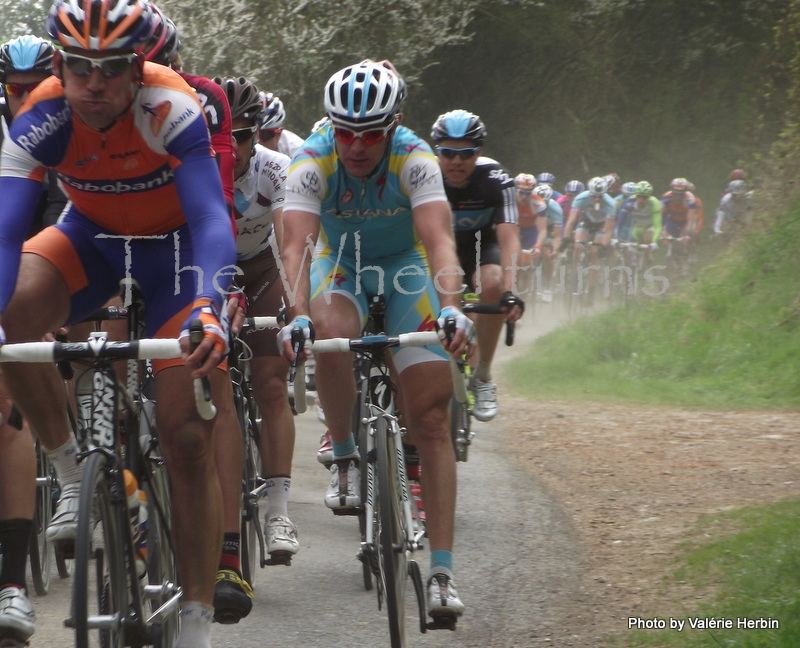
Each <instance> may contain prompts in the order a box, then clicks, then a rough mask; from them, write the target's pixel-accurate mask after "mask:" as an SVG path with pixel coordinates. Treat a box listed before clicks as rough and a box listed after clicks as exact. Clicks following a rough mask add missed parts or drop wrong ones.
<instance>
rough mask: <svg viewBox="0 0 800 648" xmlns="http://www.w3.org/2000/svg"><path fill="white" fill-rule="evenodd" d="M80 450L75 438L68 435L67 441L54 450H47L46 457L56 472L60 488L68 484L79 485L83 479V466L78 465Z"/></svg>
mask: <svg viewBox="0 0 800 648" xmlns="http://www.w3.org/2000/svg"><path fill="white" fill-rule="evenodd" d="M79 452H80V448H79V447H78V443H77V442H76V441H75V437H73V436H72V435H70V437H69V441H67V442H66V443H65V444H64V445H62V446H60V447H58V448H56V449H55V450H48V451H47V456H48V458H49V459H50V463H52V464H53V468H55V471H56V477H58V481H59V483H60V484H61V487H62V488H63V487H64V486H68V485H69V484H80V482H81V477H83V464H79V463H78V459H77V456H78V453H79Z"/></svg>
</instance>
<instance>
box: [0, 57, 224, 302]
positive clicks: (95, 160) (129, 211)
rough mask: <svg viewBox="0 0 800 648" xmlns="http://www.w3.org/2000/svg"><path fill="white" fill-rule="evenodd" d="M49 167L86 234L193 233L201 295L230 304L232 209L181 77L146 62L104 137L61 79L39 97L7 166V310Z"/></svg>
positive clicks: (7, 153) (24, 116)
mask: <svg viewBox="0 0 800 648" xmlns="http://www.w3.org/2000/svg"><path fill="white" fill-rule="evenodd" d="M48 169H53V170H55V172H56V173H57V175H58V178H59V180H60V183H61V185H62V187H63V188H64V191H65V193H66V194H67V197H68V198H69V200H70V201H71V206H70V207H69V209H68V212H67V214H66V216H65V220H66V219H71V220H72V221H73V222H77V223H84V224H86V226H87V228H85V229H88V228H93V230H96V231H98V232H103V233H104V235H107V236H130V237H150V236H157V235H166V234H169V233H171V232H174V231H176V230H178V229H180V228H184V229H187V230H188V231H187V234H189V235H190V236H191V244H192V246H193V249H194V250H195V252H194V253H193V258H192V263H193V266H194V267H195V268H196V272H197V275H198V276H199V277H203V281H202V282H198V285H197V288H196V293H197V294H196V296H197V297H209V298H211V299H212V300H213V301H214V302H215V303H217V304H221V302H222V291H224V290H225V288H227V285H228V283H229V279H230V277H223V276H221V275H220V274H219V271H220V270H221V269H222V268H225V267H228V266H232V264H233V263H235V259H236V256H235V249H234V243H233V235H232V232H231V228H230V220H229V212H228V210H227V208H226V206H225V200H224V197H223V191H222V185H221V181H220V174H219V170H218V168H217V165H216V163H215V161H214V152H213V150H212V148H211V145H210V139H209V132H208V127H207V125H206V121H205V119H204V116H203V109H202V106H201V105H200V103H199V102H198V100H197V98H196V96H195V93H194V92H193V90H192V89H191V88H190V87H189V86H188V85H187V84H186V83H185V81H183V80H182V79H181V78H180V77H179V76H178V74H177V73H176V72H174V71H172V70H170V69H168V68H166V67H163V66H159V65H155V64H151V63H146V64H145V66H144V76H143V79H142V83H141V85H140V87H139V88H138V89H137V91H136V93H135V95H134V97H133V100H132V103H131V105H130V107H129V109H128V110H126V111H125V112H124V113H123V114H122V115H121V116H120V117H119V118H118V119H117V121H116V122H114V124H113V125H112V126H110V127H109V128H108V129H106V130H105V131H103V132H101V131H98V130H95V129H92V128H90V127H88V126H87V125H86V124H84V123H83V121H82V120H81V119H80V118H79V117H78V116H77V115H76V114H74V113H73V112H72V110H71V108H70V106H69V104H68V103H67V101H66V98H65V97H64V91H63V87H62V85H61V82H60V80H59V79H57V78H56V77H51V78H49V79H47V80H45V81H44V82H42V84H40V86H39V87H38V88H36V90H34V92H33V93H32V94H31V96H30V98H29V100H28V102H27V103H26V105H25V107H24V108H23V111H22V112H20V114H19V115H18V116H17V118H16V119H15V121H14V124H13V125H12V127H11V129H10V131H9V135H8V137H7V138H6V139H5V141H4V143H3V150H2V161H1V162H0V195H2V196H3V202H2V204H0V312H2V311H3V310H4V309H5V307H6V305H7V304H8V301H9V300H10V298H11V295H12V293H13V290H14V286H15V284H16V277H17V272H18V266H19V258H20V251H21V248H22V243H23V240H24V238H25V234H26V232H27V230H28V227H29V225H30V220H31V218H32V215H33V211H34V208H35V202H36V199H37V198H38V195H39V193H40V192H41V183H42V182H43V180H44V178H45V175H46V172H47V170H48ZM187 226H188V227H187ZM95 238H96V236H95ZM212 277H214V281H212V280H211V278H212Z"/></svg>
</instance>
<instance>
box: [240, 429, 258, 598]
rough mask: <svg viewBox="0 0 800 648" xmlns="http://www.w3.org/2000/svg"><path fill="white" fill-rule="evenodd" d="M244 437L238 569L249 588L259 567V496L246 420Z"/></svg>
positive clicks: (252, 434) (254, 440)
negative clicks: (239, 564)
mask: <svg viewBox="0 0 800 648" xmlns="http://www.w3.org/2000/svg"><path fill="white" fill-rule="evenodd" d="M245 420H246V423H244V425H245V426H246V431H245V433H244V468H243V472H242V516H241V519H242V521H241V529H240V544H239V553H240V560H241V565H242V577H243V578H244V579H245V580H246V581H247V582H248V583H250V586H251V587H252V585H253V581H254V580H255V576H256V567H257V566H260V563H261V561H260V558H259V542H258V531H259V529H258V525H259V524H260V521H259V506H258V500H259V496H258V494H257V493H256V491H257V490H258V489H259V488H260V486H261V485H262V479H261V456H260V455H259V451H258V436H257V435H258V431H257V430H255V429H253V422H252V419H251V418H250V417H246V419H245Z"/></svg>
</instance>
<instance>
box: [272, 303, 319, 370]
mask: <svg viewBox="0 0 800 648" xmlns="http://www.w3.org/2000/svg"><path fill="white" fill-rule="evenodd" d="M294 329H299V330H300V331H301V333H302V334H303V340H305V341H306V342H305V345H304V346H305V352H304V353H303V356H302V357H300V358H298V360H299V361H301V362H302V361H304V360H305V359H306V358H308V357H309V356H310V355H311V348H310V346H311V343H312V342H313V341H314V323H313V322H312V321H311V318H309V317H306V316H305V315H298V316H297V317H295V318H294V319H293V320H292V321H291V322H289V323H288V324H287V325H286V326H284V327H283V328H282V329H281V330H280V331H278V348H279V349H280V351H281V353H282V354H283V357H284V358H286V359H287V360H288V361H289V362H294V361H295V357H296V353H295V349H294V347H293V345H292V331H293V330H294Z"/></svg>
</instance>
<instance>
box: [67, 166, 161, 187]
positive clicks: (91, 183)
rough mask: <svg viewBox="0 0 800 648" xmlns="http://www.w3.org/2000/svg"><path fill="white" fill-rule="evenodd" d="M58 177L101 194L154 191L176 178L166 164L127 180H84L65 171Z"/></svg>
mask: <svg viewBox="0 0 800 648" xmlns="http://www.w3.org/2000/svg"><path fill="white" fill-rule="evenodd" d="M58 177H59V179H60V180H61V182H63V183H64V185H65V186H67V187H69V188H70V189H76V190H77V191H85V192H87V193H101V194H126V193H139V192H142V191H152V190H153V189H158V188H160V187H164V186H166V185H169V184H172V182H174V179H175V178H174V176H173V174H172V169H170V168H169V166H166V165H165V166H163V167H161V168H160V169H156V170H155V171H153V172H152V173H149V174H147V175H144V176H140V177H138V178H126V179H125V180H99V179H95V180H84V179H82V178H73V177H70V176H68V175H65V174H63V173H59V174H58Z"/></svg>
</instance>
